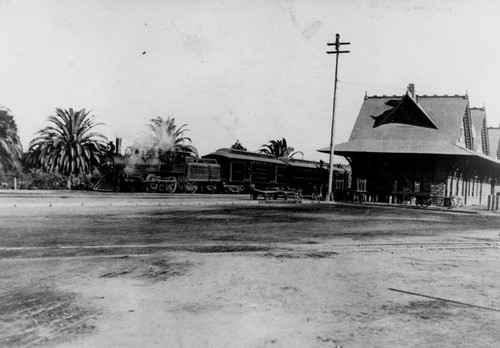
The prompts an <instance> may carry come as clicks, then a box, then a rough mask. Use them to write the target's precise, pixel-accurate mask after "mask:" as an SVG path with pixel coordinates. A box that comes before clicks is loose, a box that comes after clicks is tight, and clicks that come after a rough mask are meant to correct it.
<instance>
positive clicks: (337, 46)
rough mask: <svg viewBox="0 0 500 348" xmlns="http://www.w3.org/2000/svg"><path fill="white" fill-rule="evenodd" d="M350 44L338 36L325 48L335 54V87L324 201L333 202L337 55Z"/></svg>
mask: <svg viewBox="0 0 500 348" xmlns="http://www.w3.org/2000/svg"><path fill="white" fill-rule="evenodd" d="M350 44H351V43H350V42H340V35H339V34H336V35H335V42H334V43H331V42H328V43H327V46H335V51H327V52H326V53H327V54H335V55H336V57H335V85H334V87H333V110H332V135H331V138H330V165H329V170H328V192H327V193H326V200H327V201H333V193H332V181H333V154H334V151H333V150H334V129H335V101H336V99H337V81H338V78H337V71H338V68H339V54H341V53H349V51H341V50H340V46H341V45H350Z"/></svg>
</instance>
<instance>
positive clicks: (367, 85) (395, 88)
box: [339, 80, 401, 90]
mask: <svg viewBox="0 0 500 348" xmlns="http://www.w3.org/2000/svg"><path fill="white" fill-rule="evenodd" d="M339 82H340V83H345V84H347V85H356V86H363V87H376V88H385V89H394V90H401V87H388V86H380V85H369V84H366V83H358V82H349V81H342V80H339Z"/></svg>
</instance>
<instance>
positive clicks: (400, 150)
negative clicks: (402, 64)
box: [319, 84, 500, 206]
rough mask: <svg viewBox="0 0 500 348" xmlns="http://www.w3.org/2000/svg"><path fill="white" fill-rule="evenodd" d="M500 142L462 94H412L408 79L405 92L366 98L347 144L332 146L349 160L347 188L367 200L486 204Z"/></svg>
mask: <svg viewBox="0 0 500 348" xmlns="http://www.w3.org/2000/svg"><path fill="white" fill-rule="evenodd" d="M499 140H500V129H497V128H488V127H487V122H486V111H485V108H484V107H483V108H473V107H470V105H469V98H468V95H454V96H448V95H444V96H436V95H434V96H428V95H422V96H417V95H416V94H415V88H414V85H413V84H410V85H409V86H408V89H407V92H406V94H405V95H404V96H371V97H369V96H367V95H365V98H364V101H363V104H362V106H361V110H360V112H359V115H358V118H357V120H356V123H355V125H354V128H353V130H352V133H351V136H350V138H349V141H348V142H346V143H342V144H339V145H336V146H335V148H334V150H335V154H337V155H341V156H344V157H346V158H347V160H348V161H349V163H350V165H351V169H352V181H351V187H350V189H349V190H348V191H350V192H355V193H357V194H362V195H363V197H364V198H365V199H367V200H371V201H379V202H393V203H396V202H401V200H406V199H409V200H410V202H412V201H413V202H415V201H418V200H419V199H420V200H422V199H424V198H425V199H426V200H427V201H429V200H430V201H432V204H435V205H441V206H442V205H447V204H449V202H450V199H449V198H451V197H460V198H461V200H462V202H463V203H464V204H465V205H477V204H480V205H486V204H487V203H488V196H490V195H491V196H495V195H496V193H497V192H500V187H499V185H500V161H499V160H498V157H497V154H498V153H499V151H498V150H499ZM319 151H320V152H325V153H329V151H330V148H329V147H327V148H323V149H320V150H319ZM492 201H493V200H492Z"/></svg>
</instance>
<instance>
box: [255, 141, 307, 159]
mask: <svg viewBox="0 0 500 348" xmlns="http://www.w3.org/2000/svg"><path fill="white" fill-rule="evenodd" d="M294 151H295V149H294V148H293V147H289V146H288V145H287V143H286V139H285V138H282V139H281V140H269V142H268V143H267V144H264V145H262V146H261V149H260V150H259V152H261V153H265V154H268V155H273V156H275V157H288V158H292V157H293V156H295V155H296V154H299V153H300V154H302V155H303V153H302V152H301V151H295V152H294Z"/></svg>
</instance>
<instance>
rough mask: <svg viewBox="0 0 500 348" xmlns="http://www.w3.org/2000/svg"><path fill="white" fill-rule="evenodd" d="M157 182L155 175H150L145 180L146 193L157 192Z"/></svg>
mask: <svg viewBox="0 0 500 348" xmlns="http://www.w3.org/2000/svg"><path fill="white" fill-rule="evenodd" d="M158 186H159V185H158V181H157V179H156V175H153V174H150V175H148V177H147V178H146V191H147V192H149V193H154V192H156V191H157V190H158Z"/></svg>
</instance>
